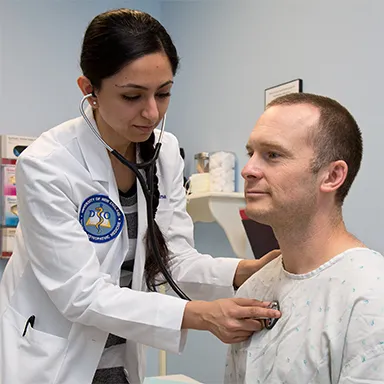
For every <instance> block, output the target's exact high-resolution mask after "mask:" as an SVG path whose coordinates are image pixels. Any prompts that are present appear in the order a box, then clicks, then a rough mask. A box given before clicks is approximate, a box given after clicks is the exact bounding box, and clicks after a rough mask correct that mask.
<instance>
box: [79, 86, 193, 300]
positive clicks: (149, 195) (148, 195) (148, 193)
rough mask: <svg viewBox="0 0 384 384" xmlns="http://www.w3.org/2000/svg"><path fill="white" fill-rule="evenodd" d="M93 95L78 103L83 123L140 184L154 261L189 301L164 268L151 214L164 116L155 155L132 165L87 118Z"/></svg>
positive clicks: (178, 292)
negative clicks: (145, 173)
mask: <svg viewBox="0 0 384 384" xmlns="http://www.w3.org/2000/svg"><path fill="white" fill-rule="evenodd" d="M93 96H94V95H93V94H92V93H89V94H88V95H85V96H84V97H83V98H82V100H81V102H80V107H79V109H80V113H81V115H82V116H83V118H84V120H85V122H86V123H87V124H88V126H89V128H90V129H91V131H92V132H93V134H94V135H95V136H96V137H97V138H98V139H99V140H100V142H101V143H102V144H103V145H104V147H105V148H106V149H107V150H108V151H109V152H110V153H111V154H112V155H113V156H115V157H116V158H117V159H118V160H119V161H120V162H121V163H122V164H124V165H125V166H127V167H128V168H129V169H130V170H131V171H132V172H133V173H134V174H135V175H136V177H137V179H138V180H139V182H140V185H141V188H142V190H143V193H144V196H145V201H146V205H147V221H148V234H149V240H150V242H151V245H152V247H153V251H154V254H155V257H156V261H157V263H158V265H159V268H160V270H161V273H162V274H163V275H164V277H165V279H166V280H167V282H168V284H169V285H170V286H171V288H172V289H173V290H174V291H175V293H176V294H177V295H178V296H179V297H180V298H181V299H184V300H189V301H190V300H191V299H190V298H189V297H188V296H187V295H186V294H185V293H184V292H183V291H182V290H181V289H180V288H179V287H178V285H177V284H176V283H175V281H174V280H173V278H172V276H171V274H170V273H169V272H168V270H167V268H166V267H165V265H164V263H163V261H162V259H161V257H160V252H159V247H158V244H157V241H156V236H155V219H154V218H153V215H152V212H153V193H154V170H155V164H156V161H157V159H158V157H159V153H160V148H161V142H162V139H163V135H164V129H165V120H166V115H164V117H163V120H162V124H161V131H160V135H159V139H158V141H157V143H156V144H155V153H154V155H153V157H152V159H151V160H149V161H145V162H143V163H140V164H136V163H132V162H130V161H128V160H127V159H126V158H125V157H124V156H123V155H121V154H120V153H119V152H117V151H116V150H115V149H113V148H111V147H110V146H109V145H108V144H107V143H106V142H105V141H104V140H103V139H102V137H101V136H100V134H99V132H98V130H97V129H96V128H95V127H94V126H93V124H92V122H91V121H90V120H89V119H88V116H87V115H86V113H85V109H84V103H85V101H86V100H87V99H88V98H89V97H93ZM146 168H147V169H148V170H149V172H148V180H147V181H146V180H145V178H144V176H143V175H142V173H141V172H140V170H141V169H146Z"/></svg>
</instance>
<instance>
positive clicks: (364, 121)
mask: <svg viewBox="0 0 384 384" xmlns="http://www.w3.org/2000/svg"><path fill="white" fill-rule="evenodd" d="M383 14H384V2H383V1H382V0H370V1H363V0H339V1H334V0H323V1H308V0H289V1H287V0H269V1H261V0H258V1H255V0H252V1H245V0H236V1H235V0H231V1H228V0H221V1H199V2H198V1H193V2H188V1H183V2H172V1H165V2H163V5H162V15H163V16H162V21H163V23H164V24H165V26H166V27H167V28H168V30H169V32H170V33H171V34H172V36H173V38H174V41H175V43H176V45H177V47H178V49H179V53H180V56H181V58H182V61H181V69H180V72H179V75H178V76H177V77H176V83H175V87H174V91H173V100H172V104H171V108H170V110H169V113H168V118H167V122H168V129H169V130H171V131H173V132H174V133H176V135H177V136H178V138H179V140H180V143H181V145H182V146H184V148H185V151H186V155H187V157H188V163H187V168H188V171H189V172H192V165H193V161H192V159H193V154H194V153H197V152H201V151H214V150H217V149H223V150H232V151H235V152H236V153H237V155H238V158H239V165H240V167H239V168H240V169H241V167H242V166H243V165H244V164H245V162H246V156H245V149H244V146H245V143H246V141H247V139H248V135H249V134H250V131H251V129H252V127H253V126H254V124H255V122H256V119H257V118H258V116H259V115H260V114H261V113H262V111H263V108H264V89H265V88H268V87H271V86H274V85H277V84H279V83H282V82H286V81H289V80H292V79H295V78H302V79H303V83H304V91H306V92H312V93H319V94H323V95H327V96H330V97H333V98H335V99H337V100H339V101H340V102H341V103H342V104H344V105H345V106H346V107H347V108H348V109H350V111H351V112H352V114H353V115H354V116H355V118H356V119H357V121H358V122H359V124H360V126H361V129H362V132H363V137H364V159H363V165H362V169H361V171H360V174H359V175H358V177H357V180H356V182H355V184H354V185H353V187H352V190H351V193H350V196H349V197H348V198H347V200H346V204H345V210H344V216H345V219H346V223H347V225H348V227H349V229H350V230H351V231H352V232H353V233H354V234H356V235H357V236H358V237H360V238H361V239H362V240H363V241H365V242H366V243H367V244H368V245H369V246H371V247H373V248H376V249H377V250H379V251H381V252H384V241H383V228H384V204H383V203H382V189H383V188H384V173H383V172H382V164H383V160H382V157H381V156H382V155H381V153H382V143H383V142H384V130H383V129H382V127H383V122H384V108H383V91H382V90H383V86H384V76H383V68H384V51H383V48H382V36H383V35H384V23H383V18H382V15H383ZM242 185H243V184H242V182H241V183H240V185H239V187H240V189H241V188H242ZM221 236H222V235H221V234H220V231H218V230H217V228H216V227H214V226H209V225H207V226H204V230H201V231H200V230H199V226H197V228H196V244H197V248H198V249H205V248H207V247H208V246H209V244H220V237H221ZM298 246H299V245H298ZM210 248H214V247H213V246H210ZM227 250H228V253H229V252H230V251H231V250H230V248H229V246H228V248H227ZM213 252H215V249H213ZM220 252H223V253H224V252H225V249H224V250H223V247H221V249H220ZM216 254H217V253H216ZM208 340H209V338H208V337H207V338H206V337H205V336H202V335H200V334H199V335H197V336H196V337H194V338H193V339H191V338H190V339H189V341H188V345H187V350H186V352H185V353H184V354H183V356H182V357H172V358H169V359H168V367H169V370H170V371H176V370H180V369H182V370H183V371H185V372H187V373H190V374H194V375H195V377H196V379H199V380H201V381H202V382H204V383H210V384H212V383H215V384H216V383H220V382H221V379H222V373H223V367H224V355H225V352H224V350H225V348H224V347H222V346H220V345H218V344H217V343H216V340H215V339H213V338H212V340H211V341H208ZM202 343H203V345H204V347H203V348H201V349H200V346H201V344H202ZM212 355H213V356H215V358H211V356H212ZM188 361H194V363H195V364H196V365H194V366H193V368H191V364H189V363H188ZM207 361H209V364H207ZM211 361H212V363H211ZM208 365H209V367H208ZM196 366H200V367H204V369H201V372H199V373H198V374H196V373H195V372H193V370H194V369H195V367H196Z"/></svg>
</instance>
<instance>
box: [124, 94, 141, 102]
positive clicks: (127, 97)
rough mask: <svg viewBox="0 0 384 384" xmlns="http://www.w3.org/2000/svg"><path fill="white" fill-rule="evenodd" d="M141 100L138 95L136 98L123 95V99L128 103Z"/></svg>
mask: <svg viewBox="0 0 384 384" xmlns="http://www.w3.org/2000/svg"><path fill="white" fill-rule="evenodd" d="M139 98H140V96H139V95H136V96H128V95H123V99H124V100H128V101H135V100H138V99H139Z"/></svg>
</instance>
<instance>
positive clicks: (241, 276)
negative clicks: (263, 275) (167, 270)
mask: <svg viewBox="0 0 384 384" xmlns="http://www.w3.org/2000/svg"><path fill="white" fill-rule="evenodd" d="M280 254H281V251H280V249H274V250H273V251H271V252H268V253H267V254H266V255H264V256H263V257H261V258H260V259H258V260H241V261H240V263H239V265H238V266H237V269H236V273H235V277H234V279H233V286H234V287H235V288H239V287H240V286H241V285H242V284H243V283H244V282H245V281H246V280H247V279H248V278H249V277H251V276H252V275H253V274H254V273H255V272H257V271H258V270H259V269H261V268H263V267H264V265H266V264H268V263H269V262H270V261H272V260H273V259H275V258H276V257H277V256H279V255H280Z"/></svg>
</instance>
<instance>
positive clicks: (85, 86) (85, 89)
mask: <svg viewBox="0 0 384 384" xmlns="http://www.w3.org/2000/svg"><path fill="white" fill-rule="evenodd" d="M77 85H78V86H79V88H80V90H81V92H82V93H83V95H84V96H85V95H89V94H90V93H92V92H94V88H93V86H92V83H91V82H90V81H89V79H88V78H87V77H85V76H80V77H79V78H78V79H77ZM88 102H89V103H90V104H91V106H92V107H93V108H96V107H97V97H96V96H92V97H89V98H88Z"/></svg>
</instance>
